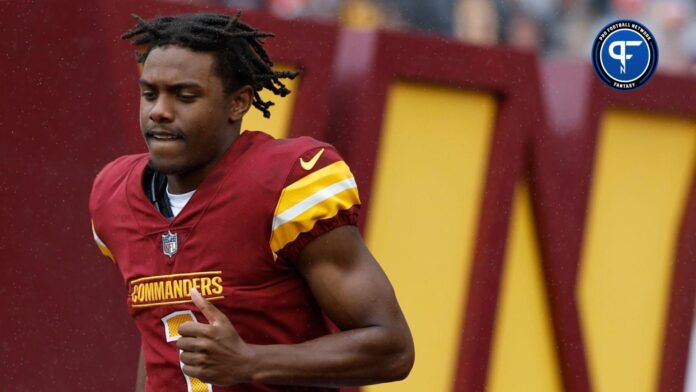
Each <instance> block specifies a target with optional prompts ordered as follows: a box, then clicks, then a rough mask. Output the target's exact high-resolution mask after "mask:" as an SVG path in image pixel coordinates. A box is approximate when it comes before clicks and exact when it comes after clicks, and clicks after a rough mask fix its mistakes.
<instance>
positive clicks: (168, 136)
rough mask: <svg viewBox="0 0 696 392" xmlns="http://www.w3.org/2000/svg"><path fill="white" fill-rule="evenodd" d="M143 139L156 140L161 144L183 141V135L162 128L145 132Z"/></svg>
mask: <svg viewBox="0 0 696 392" xmlns="http://www.w3.org/2000/svg"><path fill="white" fill-rule="evenodd" d="M145 137H146V138H147V139H148V140H157V141H162V142H168V141H177V140H184V135H183V133H181V132H179V131H176V130H169V129H164V128H152V129H148V130H147V131H146V132H145Z"/></svg>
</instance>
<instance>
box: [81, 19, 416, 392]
mask: <svg viewBox="0 0 696 392" xmlns="http://www.w3.org/2000/svg"><path fill="white" fill-rule="evenodd" d="M134 18H135V19H136V25H135V26H134V27H133V28H132V29H131V30H130V31H128V32H127V33H125V34H124V35H123V38H124V39H132V40H133V44H134V45H135V46H136V47H137V48H138V51H137V59H138V61H139V62H141V63H142V64H143V69H142V75H141V78H140V81H139V84H140V90H141V99H140V128H141V132H142V135H143V137H144V139H145V143H146V144H147V147H148V150H149V153H147V154H139V155H129V156H124V157H121V158H118V159H116V160H115V161H113V162H111V163H110V164H108V165H107V166H106V167H105V168H104V169H103V170H102V171H101V172H100V173H99V174H98V175H97V177H96V179H95V181H94V185H93V188H92V193H91V195H90V203H89V207H90V213H91V217H92V229H93V234H94V239H95V241H96V243H97V245H98V247H99V249H100V250H101V251H102V253H103V254H104V255H105V256H107V257H108V258H110V259H111V260H112V261H113V262H114V263H115V264H116V265H117V266H118V268H119V270H120V272H121V274H122V275H123V278H124V281H125V282H126V284H127V286H128V299H127V302H128V306H129V309H130V312H131V314H132V316H133V317H134V319H135V322H136V324H137V326H138V329H139V331H140V333H141V337H142V339H141V342H142V355H143V357H144V364H145V368H146V373H147V382H146V383H147V390H148V391H223V390H224V391H300V390H302V391H305V390H324V391H329V390H335V389H334V388H336V387H338V386H342V385H364V384H371V383H379V382H387V381H392V380H398V379H402V378H404V377H406V375H407V374H408V373H409V371H410V369H411V366H412V365H413V358H414V354H413V352H414V350H413V341H412V338H411V334H410V331H409V329H408V326H407V324H406V321H405V319H404V316H403V314H402V312H401V310H400V308H399V305H398V303H397V301H396V298H395V296H394V292H393V289H392V287H391V285H390V283H389V281H388V279H387V278H386V276H385V275H384V273H383V271H382V270H381V268H380V267H379V265H378V264H377V262H376V261H375V260H374V258H373V257H372V255H371V254H370V252H369V251H368V250H367V248H366V247H365V244H364V242H363V240H362V239H361V237H360V234H359V232H358V230H357V228H356V227H355V223H356V219H357V211H358V207H359V205H360V200H359V198H358V191H357V188H356V185H355V179H354V178H353V175H352V174H351V172H350V169H349V168H348V166H347V165H346V163H345V162H344V161H343V160H342V159H341V157H340V156H339V154H338V153H337V152H336V150H335V149H334V148H333V147H332V146H331V145H328V144H325V143H321V142H318V141H316V140H314V139H311V138H307V137H301V138H297V139H286V140H276V139H274V138H273V137H271V136H269V135H267V134H265V133H262V132H252V131H247V132H243V133H240V131H241V123H242V118H243V117H244V114H245V113H246V112H247V111H248V110H249V108H250V107H251V106H253V107H255V108H256V109H258V110H260V111H262V112H263V114H264V116H266V117H268V116H270V111H269V108H270V106H271V105H272V102H266V101H264V100H263V99H262V98H261V96H260V95H259V92H260V91H262V90H263V89H267V90H270V91H271V92H272V93H274V94H276V95H279V96H281V97H282V96H285V95H287V94H289V93H290V91H289V90H288V89H287V88H286V87H285V85H284V84H283V82H282V79H285V78H294V77H295V76H296V75H297V74H296V73H294V72H277V71H274V70H273V68H272V66H273V63H272V62H271V59H270V58H269V57H268V55H267V54H266V52H265V51H264V48H263V46H262V43H263V39H264V38H265V37H270V36H272V35H271V34H269V33H264V32H261V31H258V30H256V29H254V28H252V27H251V26H249V25H247V24H245V23H243V22H242V21H240V20H239V14H238V15H237V16H236V17H234V18H230V17H228V16H225V15H211V14H195V15H180V16H164V17H158V18H154V19H151V20H143V19H141V18H139V17H137V16H134ZM327 319H329V320H331V321H332V322H333V323H334V324H335V326H337V327H338V328H337V329H338V330H339V332H336V333H333V334H332V333H330V328H331V327H329V325H327V324H328V321H327ZM139 388H142V385H141V386H140V387H139Z"/></svg>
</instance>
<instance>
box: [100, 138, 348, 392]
mask: <svg viewBox="0 0 696 392" xmlns="http://www.w3.org/2000/svg"><path fill="white" fill-rule="evenodd" d="M147 163H148V155H147V154H140V155H129V156H124V157H121V158H118V159H116V160H115V161H113V162H111V163H109V164H108V165H107V166H106V167H105V168H104V169H103V170H102V171H101V172H100V173H99V174H98V175H97V177H96V179H95V181H94V186H93V188H92V193H91V196H90V201H89V208H90V213H91V217H92V229H93V232H94V233H93V234H94V238H95V241H96V242H97V245H98V246H99V249H100V250H101V251H102V253H103V254H104V255H105V256H107V257H109V258H110V259H111V260H112V261H113V262H114V263H115V264H116V265H117V266H118V268H119V270H120V271H121V274H122V275H123V279H124V281H125V283H126V285H127V286H128V297H127V298H126V300H127V302H128V307H129V310H130V313H131V315H132V316H133V318H134V319H135V322H136V325H137V327H138V329H139V330H140V333H141V336H142V347H143V351H144V354H145V364H146V369H147V376H148V378H147V390H148V391H196V392H197V391H281V390H282V391H301V390H308V391H309V390H312V391H315V390H316V391H318V390H326V391H329V390H334V389H327V388H308V387H287V386H271V385H258V384H253V385H252V384H239V385H235V386H231V387H226V388H222V387H216V386H211V385H209V384H206V383H204V382H202V381H201V380H198V379H195V378H191V377H188V376H185V375H184V373H183V372H182V371H181V364H180V362H179V350H178V348H177V347H176V343H175V341H176V340H177V339H178V338H179V332H178V328H179V325H180V324H181V323H183V322H185V321H198V322H207V320H206V319H205V317H204V316H203V315H202V314H201V313H200V312H199V311H198V309H197V308H196V307H195V306H194V305H193V304H192V302H191V297H190V296H189V291H190V290H191V288H192V287H196V288H197V289H198V291H199V292H200V293H201V294H202V295H203V296H204V297H206V298H207V299H208V300H210V301H211V302H212V303H213V304H214V305H215V306H216V307H217V308H218V309H220V310H221V311H222V312H224V313H225V314H226V315H227V316H228V317H229V319H230V320H231V322H232V324H233V325H234V326H235V328H236V329H237V331H238V332H239V334H240V336H241V337H242V338H243V339H244V340H245V341H246V342H248V343H252V344H293V343H300V342H304V341H307V340H310V339H314V338H316V337H319V336H322V335H326V334H328V333H329V327H328V326H327V324H326V322H325V319H324V317H323V314H322V311H321V309H320V308H319V306H318V305H317V302H316V300H315V299H314V298H313V296H312V294H311V292H310V290H309V287H308V286H307V283H306V282H305V281H304V279H303V278H302V276H301V275H300V274H299V273H298V271H297V269H296V268H294V267H293V260H294V259H295V258H296V257H297V256H298V254H299V252H300V251H301V250H302V248H303V247H304V246H305V245H306V244H308V243H309V242H310V241H311V240H312V239H314V238H316V237H317V236H319V235H321V234H323V233H325V232H327V231H329V230H331V229H333V228H335V227H338V226H341V225H347V224H355V223H356V220H357V209H358V207H359V204H360V200H359V198H358V191H357V187H356V184H355V179H354V178H353V175H352V174H351V172H350V169H349V168H348V166H347V165H346V164H345V162H344V161H343V160H342V159H341V157H340V156H339V155H338V153H337V152H336V150H335V149H334V148H333V147H332V146H330V145H328V144H324V143H320V142H318V141H316V140H314V139H311V138H308V137H300V138H297V139H284V140H280V139H279V140H276V139H274V138H273V137H271V136H269V135H267V134H264V133H261V132H244V133H242V134H241V135H240V136H239V138H238V139H237V140H236V141H235V142H234V143H233V144H232V146H231V147H230V148H229V149H228V151H227V152H226V153H225V156H224V157H223V158H222V160H221V161H220V162H219V163H218V165H217V166H216V167H215V168H214V169H213V171H212V172H211V173H210V174H209V175H208V177H207V178H206V179H205V180H204V181H203V182H202V183H201V184H200V186H199V187H198V188H197V190H196V193H195V194H194V195H193V197H192V198H191V200H189V202H188V204H186V206H185V207H184V209H183V210H182V211H181V212H180V213H179V214H178V215H177V216H176V217H175V218H174V219H173V220H168V219H167V218H165V217H164V216H163V215H162V214H161V213H160V212H159V211H158V210H157V209H156V207H155V206H154V205H153V204H152V202H151V201H150V200H149V199H148V197H147V195H146V194H145V191H144V189H143V185H142V184H143V174H144V172H145V169H146V167H147Z"/></svg>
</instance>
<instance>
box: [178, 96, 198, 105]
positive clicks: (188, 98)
mask: <svg viewBox="0 0 696 392" xmlns="http://www.w3.org/2000/svg"><path fill="white" fill-rule="evenodd" d="M177 98H179V101H181V102H184V103H191V102H193V101H195V100H196V98H198V97H197V96H196V95H192V94H179V95H177Z"/></svg>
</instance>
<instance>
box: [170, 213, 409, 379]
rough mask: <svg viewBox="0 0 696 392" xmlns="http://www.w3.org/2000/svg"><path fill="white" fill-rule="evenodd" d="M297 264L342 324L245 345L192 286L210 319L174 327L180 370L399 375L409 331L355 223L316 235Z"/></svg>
mask: <svg viewBox="0 0 696 392" xmlns="http://www.w3.org/2000/svg"><path fill="white" fill-rule="evenodd" d="M296 265H297V267H298V268H299V270H300V271H301V273H302V274H303V275H304V277H305V279H306V280H307V282H308V283H309V285H310V287H311V289H312V292H313V293H314V296H315V297H316V299H317V300H318V302H319V304H320V305H321V307H322V309H323V310H324V311H325V312H326V314H327V315H328V316H329V317H330V318H331V320H332V321H334V323H336V325H338V327H339V328H341V330H342V331H343V332H340V333H336V334H333V335H327V336H323V337H320V338H318V339H314V340H311V341H307V342H304V343H300V344H294V345H267V346H261V345H249V344H246V343H244V342H243V341H242V339H241V338H240V337H239V335H237V334H236V331H234V327H233V326H232V325H231V323H230V322H229V320H228V319H227V317H225V316H224V315H223V314H222V313H221V312H219V311H218V310H217V309H215V308H214V306H213V305H212V304H211V303H209V302H207V301H206V300H204V299H203V298H202V297H200V296H199V295H198V294H197V293H194V297H195V298H194V302H196V304H197V305H198V306H199V307H201V310H202V311H203V313H204V315H205V316H206V318H208V319H209V320H211V318H212V321H211V324H210V325H206V324H193V323H187V324H184V325H182V326H181V327H180V328H179V332H180V333H181V335H182V336H184V337H183V338H181V339H179V341H178V343H177V344H178V345H179V348H181V349H182V350H183V351H184V352H183V353H182V355H181V360H182V362H183V363H184V364H185V366H184V368H183V370H184V372H186V373H187V374H189V375H190V376H193V377H197V378H199V379H201V380H203V381H206V382H211V383H213V384H220V385H229V384H234V383H239V382H257V383H265V384H284V385H311V386H348V385H366V384H374V383H380V382H388V381H395V380H400V379H403V378H405V377H406V376H407V375H408V373H409V372H410V370H411V367H412V365H413V360H414V348H413V340H412V338H411V333H410V331H409V328H408V325H407V324H406V321H405V319H404V316H403V314H402V312H401V309H400V308H399V305H398V303H397V301H396V298H395V296H394V291H393V289H392V287H391V284H390V283H389V281H388V279H387V277H386V276H385V274H384V272H383V271H382V269H381V268H380V267H379V265H378V264H377V262H376V261H375V259H374V258H373V257H372V255H371V254H370V252H369V251H368V249H367V247H366V246H365V245H364V243H363V240H362V238H361V237H360V234H359V233H358V230H357V228H356V227H355V226H343V227H339V228H337V229H334V230H332V231H330V232H328V233H326V234H323V235H322V236H320V237H318V238H316V239H315V240H314V241H312V242H311V243H310V244H308V245H307V246H306V247H305V248H304V249H303V250H302V252H301V253H300V256H299V258H298V260H297V261H296ZM209 316H210V317H209Z"/></svg>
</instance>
